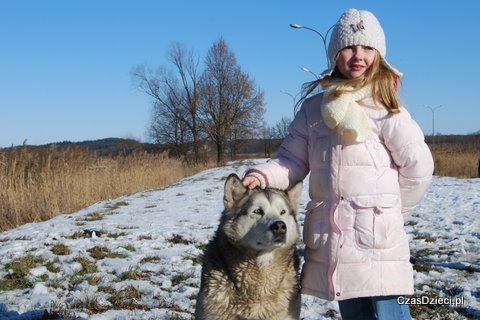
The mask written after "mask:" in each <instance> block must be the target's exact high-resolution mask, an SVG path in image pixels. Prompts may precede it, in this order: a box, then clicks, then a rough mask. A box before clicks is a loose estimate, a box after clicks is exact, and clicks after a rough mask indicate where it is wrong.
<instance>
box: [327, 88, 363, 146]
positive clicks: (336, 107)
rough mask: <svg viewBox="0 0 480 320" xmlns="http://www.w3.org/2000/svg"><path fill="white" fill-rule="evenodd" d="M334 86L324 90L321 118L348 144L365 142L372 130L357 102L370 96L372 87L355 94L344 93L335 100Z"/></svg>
mask: <svg viewBox="0 0 480 320" xmlns="http://www.w3.org/2000/svg"><path fill="white" fill-rule="evenodd" d="M335 87H336V86H332V87H330V88H327V89H326V90H325V93H324V94H323V99H322V117H323V121H325V124H326V125H327V126H328V127H329V128H331V129H335V130H336V131H337V132H338V133H339V134H340V135H341V136H342V137H343V138H345V139H346V141H348V142H363V141H365V140H367V138H368V137H369V135H370V133H371V131H372V129H371V127H370V124H369V121H368V118H367V116H366V115H365V113H364V112H363V110H362V107H361V106H359V105H358V103H357V101H360V100H362V99H365V98H367V97H370V96H371V92H372V87H371V86H369V85H367V86H365V87H363V88H361V89H359V90H357V91H355V92H351V93H350V92H346V93H344V94H342V95H341V96H340V97H338V98H335V97H334V95H333V92H334V91H335Z"/></svg>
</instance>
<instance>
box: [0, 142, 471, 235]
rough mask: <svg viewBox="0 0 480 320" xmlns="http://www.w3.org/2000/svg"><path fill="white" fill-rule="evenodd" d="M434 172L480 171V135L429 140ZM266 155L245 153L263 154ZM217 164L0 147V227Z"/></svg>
mask: <svg viewBox="0 0 480 320" xmlns="http://www.w3.org/2000/svg"><path fill="white" fill-rule="evenodd" d="M427 142H429V146H430V149H431V150H432V154H433V157H434V160H435V175H439V176H451V177H458V178H474V177H477V176H478V156H479V152H480V137H479V136H473V137H468V139H467V138H465V139H463V140H458V139H453V138H448V139H447V138H444V139H441V138H437V140H436V142H435V143H434V144H433V143H432V141H429V139H428V137H427ZM263 156H264V155H263V154H260V153H259V154H255V155H254V154H248V155H245V154H243V155H242V158H245V157H263ZM213 166H214V163H213V161H212V162H209V163H203V164H197V165H193V164H191V163H187V162H185V161H183V160H181V159H172V158H169V157H168V156H167V155H166V153H162V154H152V153H146V152H136V153H133V154H130V155H118V156H97V155H96V154H95V153H93V152H90V151H87V150H85V149H83V148H67V149H64V148H62V149H60V148H56V147H55V146H52V147H50V148H33V149H32V148H24V147H21V148H9V149H3V150H1V151H0V186H1V188H0V231H5V230H8V229H11V228H15V227H18V226H20V225H22V224H25V223H28V222H38V221H43V220H47V219H50V218H52V217H54V216H56V215H58V214H64V213H71V212H75V211H77V210H79V209H82V208H85V207H87V206H89V205H91V204H93V203H96V202H98V201H101V200H105V199H112V198H117V197H119V196H121V195H126V194H132V193H136V192H140V191H143V190H146V189H154V188H159V187H162V186H165V185H168V184H170V183H173V182H175V181H178V180H180V179H182V178H183V177H186V176H189V175H192V174H194V173H196V172H199V171H201V170H205V169H207V168H209V167H213Z"/></svg>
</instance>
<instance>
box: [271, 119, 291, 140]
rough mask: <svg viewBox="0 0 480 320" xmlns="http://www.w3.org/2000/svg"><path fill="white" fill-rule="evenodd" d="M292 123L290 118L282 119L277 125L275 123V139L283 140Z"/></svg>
mask: <svg viewBox="0 0 480 320" xmlns="http://www.w3.org/2000/svg"><path fill="white" fill-rule="evenodd" d="M291 122H292V118H290V117H282V118H281V119H280V120H279V121H278V122H277V123H275V129H274V130H275V138H278V139H283V138H285V137H286V136H287V134H288V127H289V126H290V123H291Z"/></svg>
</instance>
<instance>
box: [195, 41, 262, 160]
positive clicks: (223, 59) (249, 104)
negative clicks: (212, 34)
mask: <svg viewBox="0 0 480 320" xmlns="http://www.w3.org/2000/svg"><path fill="white" fill-rule="evenodd" d="M201 84H202V94H201V97H202V104H201V118H202V124H203V129H204V130H205V132H206V133H207V134H208V135H209V137H210V139H211V140H212V141H213V142H214V143H215V145H216V149H217V163H224V154H225V149H226V146H227V143H228V141H229V140H230V141H231V140H232V139H235V140H236V139H238V138H239V135H243V132H248V131H251V130H257V129H258V128H259V127H260V125H259V124H261V121H262V120H263V113H264V108H263V105H264V103H263V92H262V91H261V90H260V89H258V88H257V87H256V86H255V83H254V81H253V80H252V79H250V77H249V75H248V74H247V73H245V72H243V71H242V70H241V68H240V66H239V65H238V64H237V60H236V57H235V54H234V53H233V52H232V51H231V50H230V49H229V48H228V46H227V43H226V42H225V40H224V39H223V38H220V39H219V40H218V41H217V42H215V43H214V44H213V45H212V47H211V48H210V50H209V51H208V53H207V57H206V59H205V70H204V73H203V76H202V81H201Z"/></svg>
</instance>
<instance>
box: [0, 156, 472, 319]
mask: <svg viewBox="0 0 480 320" xmlns="http://www.w3.org/2000/svg"><path fill="white" fill-rule="evenodd" d="M256 161H264V160H256ZM250 165H252V162H251V161H244V162H233V163H230V164H229V165H227V166H225V167H222V168H217V169H211V170H207V171H203V172H201V173H199V174H197V175H195V176H192V177H189V178H186V179H183V180H181V181H180V182H178V183H176V184H173V185H170V186H168V187H165V188H162V189H158V190H149V191H145V192H141V193H137V194H134V195H130V196H125V197H122V198H119V199H115V200H110V201H103V202H100V203H97V204H95V205H92V206H90V207H88V208H86V209H83V210H81V211H79V212H76V213H74V214H69V215H62V216H58V217H56V218H54V219H51V220H49V221H46V222H42V223H32V224H27V225H24V226H21V227H19V228H17V229H14V230H10V231H7V232H4V233H2V234H0V290H3V291H0V319H41V317H42V315H43V316H45V310H48V311H49V313H50V314H51V315H52V316H53V315H55V313H61V314H63V315H64V316H69V317H72V318H73V317H80V318H83V319H98V320H99V319H192V318H193V312H194V308H195V296H196V293H197V291H198V287H199V283H200V272H201V265H200V263H199V255H200V254H201V252H202V249H203V247H204V245H205V244H206V243H207V242H208V240H209V239H210V238H211V237H212V235H213V233H214V231H215V229H216V227H217V223H218V219H219V216H220V213H221V211H222V210H223V203H222V196H223V184H224V181H225V178H226V177H227V176H228V174H230V173H232V172H235V173H237V174H239V175H241V174H242V173H243V172H244V170H245V169H246V168H247V166H250ZM307 189H308V182H307V181H306V182H305V187H304V191H303V197H302V207H304V206H305V204H306V203H307V201H308V193H307ZM303 217H304V216H303V211H302V210H301V214H300V217H299V223H300V224H301V225H303ZM406 228H407V231H408V234H409V237H410V240H411V251H412V262H413V263H414V267H415V269H416V272H415V283H416V294H415V297H418V298H421V297H426V296H429V297H452V298H462V299H463V305H460V306H457V307H455V306H443V307H442V306H439V305H436V306H413V307H412V309H414V312H415V314H416V317H417V319H466V318H470V317H471V318H474V317H480V302H479V299H480V279H479V275H480V262H479V257H480V245H479V239H480V179H455V178H440V177H435V178H434V180H433V184H432V186H431V187H430V189H429V191H428V193H427V195H426V197H425V199H424V200H423V202H422V203H421V205H420V206H419V207H418V208H417V209H416V211H415V213H414V215H413V217H412V218H411V219H410V220H409V221H408V223H407V227H406ZM92 249H93V250H92ZM23 265H27V266H28V267H26V269H21V266H23ZM22 270H23V271H22ZM25 270H26V271H25ZM14 280H15V281H17V282H21V281H23V282H25V283H26V284H25V285H23V286H21V287H23V289H13V288H12V289H9V288H10V287H9V285H12V284H16V283H17V282H15V281H14ZM302 300H303V305H302V316H301V317H302V319H309V320H313V319H340V317H339V315H338V305H337V303H335V302H329V301H322V300H319V299H316V298H313V297H308V296H303V297H302ZM45 318H47V317H45Z"/></svg>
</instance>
